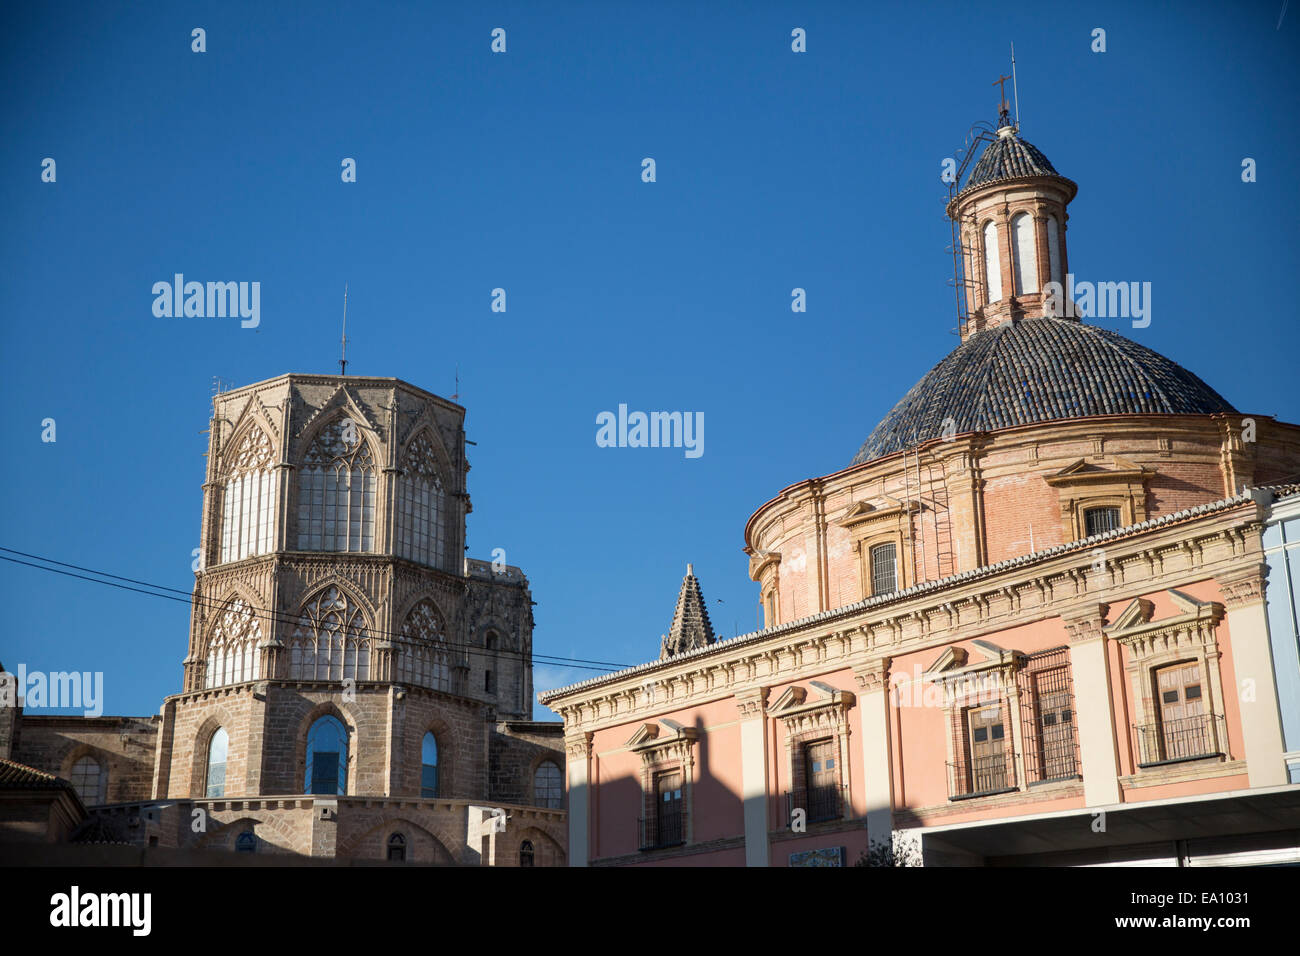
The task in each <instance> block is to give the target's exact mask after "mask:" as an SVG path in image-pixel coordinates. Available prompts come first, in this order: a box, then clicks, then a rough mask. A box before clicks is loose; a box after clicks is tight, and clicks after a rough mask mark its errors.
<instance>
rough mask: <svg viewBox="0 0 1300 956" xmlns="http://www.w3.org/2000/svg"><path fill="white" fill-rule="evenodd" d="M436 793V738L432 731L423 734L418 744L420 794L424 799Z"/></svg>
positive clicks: (434, 795)
mask: <svg viewBox="0 0 1300 956" xmlns="http://www.w3.org/2000/svg"><path fill="white" fill-rule="evenodd" d="M437 795H438V739H437V738H436V737H434V736H433V732H432V731H430V732H429V733H427V734H425V735H424V741H423V742H422V743H421V744H420V796H421V797H424V798H425V799H429V798H431V797H436V796H437Z"/></svg>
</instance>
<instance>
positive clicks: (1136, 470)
mask: <svg viewBox="0 0 1300 956" xmlns="http://www.w3.org/2000/svg"><path fill="white" fill-rule="evenodd" d="M1154 474H1155V469H1153V468H1145V467H1143V466H1142V465H1138V464H1136V463H1134V462H1132V461H1129V460H1128V459H1127V458H1121V457H1120V456H1119V455H1110V456H1108V457H1107V458H1105V459H1103V460H1102V462H1100V463H1099V462H1095V461H1088V460H1087V459H1085V458H1079V459H1077V460H1075V461H1073V462H1071V463H1070V464H1068V465H1066V466H1065V467H1064V468H1062V469H1061V470H1060V471H1058V472H1056V473H1055V474H1051V475H1048V476H1047V477H1046V479H1045V480H1046V481H1047V483H1048V484H1049V485H1052V486H1054V487H1060V486H1063V485H1083V484H1093V483H1119V484H1129V483H1132V482H1142V481H1144V480H1146V479H1147V478H1150V477H1151V476H1152V475H1154Z"/></svg>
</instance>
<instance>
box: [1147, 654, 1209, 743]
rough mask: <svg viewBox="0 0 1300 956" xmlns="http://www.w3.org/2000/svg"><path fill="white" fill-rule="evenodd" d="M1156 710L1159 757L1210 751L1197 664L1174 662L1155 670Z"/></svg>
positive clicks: (1207, 725)
mask: <svg viewBox="0 0 1300 956" xmlns="http://www.w3.org/2000/svg"><path fill="white" fill-rule="evenodd" d="M1155 678H1156V692H1157V695H1158V697H1159V701H1158V704H1157V706H1158V707H1159V712H1160V735H1159V739H1160V756H1161V758H1162V759H1164V760H1181V759H1184V758H1187V757H1198V756H1201V755H1202V754H1208V753H1210V752H1211V751H1212V750H1213V749H1214V747H1213V746H1212V742H1211V740H1210V723H1209V721H1207V720H1206V719H1205V699H1204V697H1203V696H1202V694H1201V665H1200V664H1199V663H1196V662H1193V663H1190V664H1176V665H1174V666H1173V667H1162V668H1160V669H1159V670H1157V671H1156V673H1155Z"/></svg>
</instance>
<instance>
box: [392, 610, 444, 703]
mask: <svg viewBox="0 0 1300 956" xmlns="http://www.w3.org/2000/svg"><path fill="white" fill-rule="evenodd" d="M449 675H450V668H449V666H448V655H447V642H446V640H445V639H444V638H443V633H442V614H441V613H439V611H438V608H437V607H436V606H435V605H434V603H433V602H432V601H430V600H428V599H427V598H426V599H424V600H421V601H420V602H419V603H418V604H416V605H415V607H413V608H411V613H410V614H408V615H406V620H405V621H404V622H403V623H402V634H401V637H400V638H399V639H398V641H397V680H398V681H399V682H401V683H406V684H416V685H418V686H420V687H431V688H433V689H434V690H442V691H445V690H448V689H449V687H450V682H451V681H450V676H449Z"/></svg>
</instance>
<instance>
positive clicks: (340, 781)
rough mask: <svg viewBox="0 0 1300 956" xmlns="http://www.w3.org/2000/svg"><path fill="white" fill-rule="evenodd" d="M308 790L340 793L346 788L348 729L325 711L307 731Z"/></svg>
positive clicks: (306, 789)
mask: <svg viewBox="0 0 1300 956" xmlns="http://www.w3.org/2000/svg"><path fill="white" fill-rule="evenodd" d="M303 787H304V789H305V791H306V792H307V793H312V794H327V795H328V794H335V795H342V794H345V793H347V791H348V732H347V728H345V727H344V726H343V722H342V721H341V720H339V719H338V718H337V717H334V716H331V715H329V714H326V715H325V716H324V717H321V718H320V719H319V720H317V721H316V722H315V723H314V724H312V725H311V729H310V730H309V731H307V777H306V780H305V782H304V783H303Z"/></svg>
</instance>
